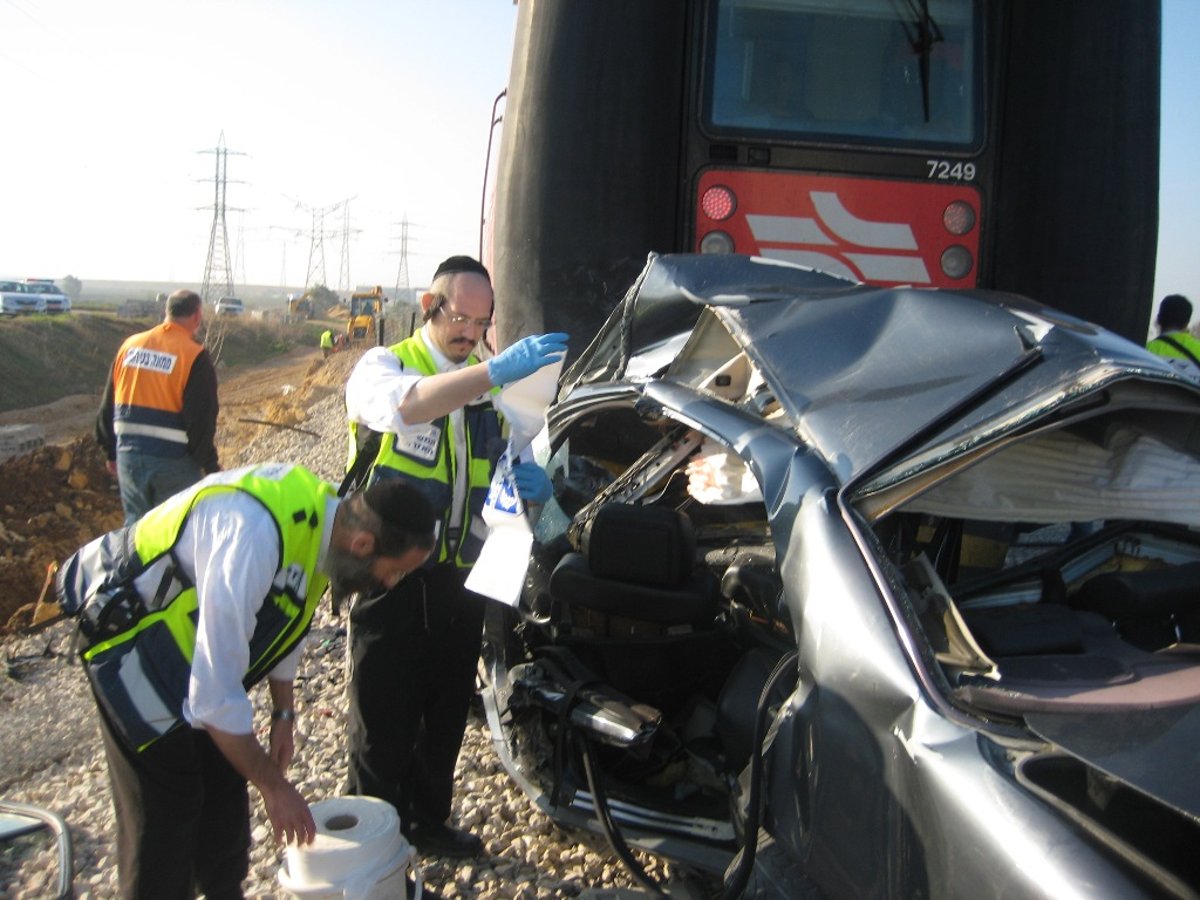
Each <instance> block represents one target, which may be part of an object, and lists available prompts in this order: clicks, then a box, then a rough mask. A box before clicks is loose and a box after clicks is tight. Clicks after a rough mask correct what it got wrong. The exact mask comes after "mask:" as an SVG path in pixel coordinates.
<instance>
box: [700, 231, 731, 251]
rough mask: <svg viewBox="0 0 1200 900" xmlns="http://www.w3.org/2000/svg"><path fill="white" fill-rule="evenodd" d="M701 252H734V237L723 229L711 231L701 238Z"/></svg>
mask: <svg viewBox="0 0 1200 900" xmlns="http://www.w3.org/2000/svg"><path fill="white" fill-rule="evenodd" d="M700 252H701V253H732V252H733V238H731V237H730V236H729V235H727V234H726V233H725V232H723V231H710V232H709V233H708V234H706V235H705V236H704V237H702V238H700Z"/></svg>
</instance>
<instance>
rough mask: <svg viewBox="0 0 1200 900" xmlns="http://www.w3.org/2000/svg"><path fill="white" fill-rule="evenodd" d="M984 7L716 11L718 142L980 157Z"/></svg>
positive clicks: (711, 98)
mask: <svg viewBox="0 0 1200 900" xmlns="http://www.w3.org/2000/svg"><path fill="white" fill-rule="evenodd" d="M980 16H981V13H980V6H979V3H978V0H716V2H715V3H714V5H713V18H712V19H711V21H710V28H709V35H710V37H709V40H708V46H707V55H706V72H705V78H704V83H705V86H706V87H705V95H706V96H705V125H706V127H707V128H708V129H711V130H712V131H713V132H714V133H715V134H722V135H731V136H739V135H741V136H745V137H748V138H758V139H778V140H785V141H805V142H818V143H820V142H836V143H838V144H847V143H849V144H861V145H868V146H881V145H883V146H894V147H901V148H903V147H912V148H913V149H918V148H932V147H936V148H944V149H951V150H952V149H957V150H960V151H966V150H970V149H974V148H977V147H978V146H979V144H980V143H981V137H982V128H983V125H982V102H981V99H980V98H981V96H982V81H983V77H984V76H983V54H982V52H981V50H980V47H981V41H980V36H981V35H980V32H981V23H980Z"/></svg>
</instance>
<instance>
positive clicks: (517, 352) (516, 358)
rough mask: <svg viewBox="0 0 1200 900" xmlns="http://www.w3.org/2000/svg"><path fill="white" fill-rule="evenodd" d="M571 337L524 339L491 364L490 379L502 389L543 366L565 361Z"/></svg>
mask: <svg viewBox="0 0 1200 900" xmlns="http://www.w3.org/2000/svg"><path fill="white" fill-rule="evenodd" d="M569 337H570V335H568V334H567V333H566V332H563V331H553V332H551V333H550V334H534V335H530V336H529V337H527V338H521V340H519V341H517V342H516V343H515V344H513V345H512V346H510V347H506V348H504V349H503V350H501V351H500V352H499V353H497V354H496V355H495V356H493V357H492V358H491V359H489V360H488V361H487V367H488V378H490V379H491V380H492V384H493V385H494V386H495V387H500V386H501V385H503V384H509V383H511V382H513V381H520V380H521V379H522V378H525V377H526V376H528V375H532V374H533V373H534V372H536V371H537V370H538V369H540V368H542V366H548V365H550V363H552V362H557V361H558V360H560V359H562V357H563V355H564V354H566V352H567V339H568V338H569Z"/></svg>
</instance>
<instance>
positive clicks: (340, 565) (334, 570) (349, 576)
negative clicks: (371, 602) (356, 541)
mask: <svg viewBox="0 0 1200 900" xmlns="http://www.w3.org/2000/svg"><path fill="white" fill-rule="evenodd" d="M375 560H376V557H375V556H374V555H371V556H367V557H365V558H364V559H359V558H358V557H356V556H355V555H354V554H352V553H347V552H345V551H343V550H335V549H333V548H332V547H331V548H330V549H329V558H328V560H327V561H326V567H325V568H326V573H325V574H326V575H328V576H329V591H330V593H331V594H332V595H333V599H334V600H335V601H342V600H345V599H346V598H348V597H349V596H350V595H351V594H362V595H364V596H367V595H370V594H377V593H380V592H381V591H383V584H381V583H380V581H379V580H378V579H377V578H376V577H375V575H374V574H373V573H372V571H371V568H372V567H373V566H374V564H375Z"/></svg>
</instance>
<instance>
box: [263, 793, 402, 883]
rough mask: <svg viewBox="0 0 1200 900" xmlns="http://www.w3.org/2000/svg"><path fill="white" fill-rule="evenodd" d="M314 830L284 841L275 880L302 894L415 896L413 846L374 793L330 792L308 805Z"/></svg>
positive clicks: (387, 806) (390, 810)
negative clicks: (307, 838) (302, 839)
mask: <svg viewBox="0 0 1200 900" xmlns="http://www.w3.org/2000/svg"><path fill="white" fill-rule="evenodd" d="M311 809H312V814H313V819H315V820H316V823H317V835H316V837H315V838H314V840H313V842H312V843H311V844H308V845H306V846H297V845H294V844H290V845H288V848H287V853H286V854H285V859H284V862H283V865H281V866H280V867H279V886H280V887H281V888H283V890H284V891H286V892H287V893H288V894H290V895H291V896H293V897H297V898H303V900H396V898H400V897H408V888H407V885H406V883H405V882H406V876H407V875H408V873H409V871H410V870H411V872H412V880H413V893H412V896H411V897H410V898H409V900H420V897H421V893H422V885H421V875H420V872H419V871H418V869H417V867H416V865H415V863H414V862H413V861H414V860H415V859H416V855H417V852H416V849H415V848H414V847H413V846H412V845H411V844H409V843H408V841H406V840H405V839H404V835H402V834H401V833H400V817H399V816H398V815H397V814H396V810H395V808H394V807H393V806H392V805H391V804H390V803H387V802H385V801H383V800H379V799H377V798H375V797H331V798H329V799H327V800H321V801H319V802H317V803H314V804H313V805H312V807H311Z"/></svg>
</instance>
